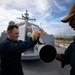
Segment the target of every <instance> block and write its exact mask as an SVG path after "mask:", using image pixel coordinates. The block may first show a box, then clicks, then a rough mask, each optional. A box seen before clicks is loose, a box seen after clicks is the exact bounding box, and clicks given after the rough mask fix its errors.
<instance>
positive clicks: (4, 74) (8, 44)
mask: <svg viewBox="0 0 75 75" xmlns="http://www.w3.org/2000/svg"><path fill="white" fill-rule="evenodd" d="M43 35H44V31H43V30H42V31H40V32H38V31H36V30H34V31H33V32H32V34H31V37H29V38H28V39H27V40H26V41H20V40H18V37H19V28H18V26H17V25H16V24H15V22H14V21H10V22H9V25H8V27H7V38H6V39H5V40H4V41H2V42H1V43H0V53H1V75H24V74H23V71H22V66H21V53H23V52H24V51H26V50H27V49H28V48H30V47H32V46H35V45H36V43H37V41H38V39H39V38H41V36H43ZM37 38H38V39H37Z"/></svg>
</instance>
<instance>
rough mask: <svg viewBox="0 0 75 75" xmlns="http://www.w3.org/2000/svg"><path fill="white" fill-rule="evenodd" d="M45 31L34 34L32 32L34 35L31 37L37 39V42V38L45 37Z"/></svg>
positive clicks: (35, 31) (34, 32)
mask: <svg viewBox="0 0 75 75" xmlns="http://www.w3.org/2000/svg"><path fill="white" fill-rule="evenodd" d="M44 33H45V32H44V30H41V31H40V32H38V31H37V30H34V31H33V32H32V35H31V37H32V39H33V40H34V39H36V40H37V38H42V37H43V36H44Z"/></svg>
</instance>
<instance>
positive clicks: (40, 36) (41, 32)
mask: <svg viewBox="0 0 75 75" xmlns="http://www.w3.org/2000/svg"><path fill="white" fill-rule="evenodd" d="M44 34H45V32H44V30H43V29H41V31H40V32H39V38H42V37H43V36H44Z"/></svg>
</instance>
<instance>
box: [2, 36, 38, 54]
mask: <svg viewBox="0 0 75 75" xmlns="http://www.w3.org/2000/svg"><path fill="white" fill-rule="evenodd" d="M36 43H37V40H34V41H33V40H32V38H31V37H30V38H28V39H27V40H26V41H20V42H17V43H14V42H10V43H8V44H6V45H5V46H3V47H1V48H2V52H6V53H22V52H24V51H26V50H27V49H28V48H30V47H32V46H34V45H35V44H36Z"/></svg>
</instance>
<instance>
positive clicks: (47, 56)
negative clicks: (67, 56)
mask: <svg viewBox="0 0 75 75" xmlns="http://www.w3.org/2000/svg"><path fill="white" fill-rule="evenodd" d="M38 51H39V57H40V59H41V60H42V61H43V62H45V63H50V62H52V61H53V60H54V59H55V57H56V49H55V48H54V47H53V46H52V45H39V46H38Z"/></svg>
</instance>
